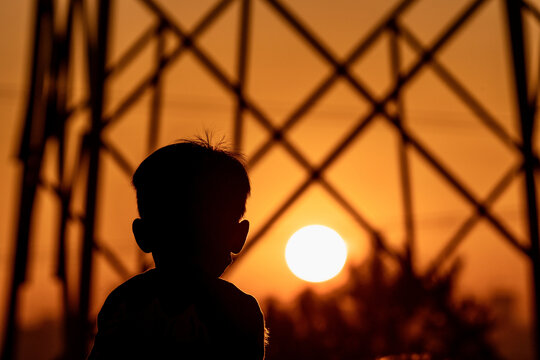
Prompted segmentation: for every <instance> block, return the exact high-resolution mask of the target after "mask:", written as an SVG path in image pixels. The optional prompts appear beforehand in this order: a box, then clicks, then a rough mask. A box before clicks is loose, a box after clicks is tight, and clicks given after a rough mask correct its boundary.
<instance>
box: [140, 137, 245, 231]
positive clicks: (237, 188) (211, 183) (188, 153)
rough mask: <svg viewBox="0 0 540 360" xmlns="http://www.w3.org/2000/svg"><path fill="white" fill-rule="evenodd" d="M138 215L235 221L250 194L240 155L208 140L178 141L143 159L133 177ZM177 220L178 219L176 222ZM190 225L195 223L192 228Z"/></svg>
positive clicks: (197, 220)
mask: <svg viewBox="0 0 540 360" xmlns="http://www.w3.org/2000/svg"><path fill="white" fill-rule="evenodd" d="M132 182H133V186H134V187H135V190H136V192H137V207H138V209H139V215H140V216H141V218H142V219H145V218H150V217H153V218H156V217H157V218H168V217H169V216H173V217H174V219H175V221H180V220H186V221H187V223H189V224H193V225H196V224H197V223H200V221H201V220H202V217H204V218H206V219H209V220H210V221H212V220H217V219H228V220H236V221H238V220H240V219H241V218H242V216H243V215H244V213H245V210H246V207H245V206H246V199H247V197H248V196H249V194H250V184H249V177H248V175H247V172H246V169H245V167H244V164H243V159H242V157H241V155H240V154H238V153H235V152H233V151H229V150H227V149H225V148H224V147H223V142H222V141H221V142H219V143H218V144H217V145H216V146H213V145H211V143H210V140H209V139H208V137H207V139H203V138H196V139H195V140H180V141H179V142H177V143H174V144H171V145H167V146H165V147H162V148H160V149H158V150H156V151H155V152H153V153H152V154H151V155H149V156H148V157H147V158H146V159H145V160H144V161H143V162H142V163H141V164H140V165H139V167H138V168H137V170H136V171H135V173H134V175H133V181H132ZM178 216H180V217H181V218H180V219H179V218H178ZM193 221H195V223H193Z"/></svg>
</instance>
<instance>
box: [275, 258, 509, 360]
mask: <svg viewBox="0 0 540 360" xmlns="http://www.w3.org/2000/svg"><path fill="white" fill-rule="evenodd" d="M460 268H461V262H459V261H456V262H455V263H454V264H453V266H452V267H451V268H450V270H448V271H447V272H446V273H444V274H443V275H438V276H433V277H431V278H424V277H421V276H418V275H417V274H415V273H414V272H413V271H412V270H411V267H410V266H409V265H408V264H407V263H406V262H405V261H403V262H402V263H401V266H399V267H398V270H393V271H392V270H391V267H390V266H389V265H388V263H386V262H385V261H384V259H383V258H382V257H381V256H380V255H379V254H377V253H375V254H374V255H373V256H372V257H371V258H370V260H369V261H367V262H366V263H364V264H362V265H360V266H356V267H351V268H350V269H349V280H348V281H347V283H346V284H345V285H343V286H342V287H340V288H339V289H337V290H336V291H333V292H331V293H329V294H326V295H318V294H315V293H314V292H313V291H311V290H305V291H303V292H302V293H301V294H299V295H298V296H297V298H296V299H295V300H294V301H293V303H292V304H289V305H286V304H281V303H279V302H278V301H277V300H275V299H268V300H267V301H266V320H267V326H268V328H269V331H270V344H269V347H268V349H267V359H269V360H273V359H325V360H326V359H374V358H377V357H381V356H388V355H398V354H419V355H416V357H407V355H403V356H402V357H399V358H403V359H405V358H411V359H412V358H416V359H499V358H500V356H499V355H498V353H497V352H496V350H495V349H494V348H493V346H492V345H491V344H490V343H489V341H488V340H487V336H488V334H489V332H490V330H491V329H492V328H493V326H494V321H493V318H492V316H491V314H490V312H489V309H488V307H487V306H485V305H481V304H479V303H478V302H476V301H474V300H472V299H459V300H458V299H455V298H454V294H453V293H454V288H455V281H456V278H457V276H458V274H459V270H460ZM420 354H421V355H420Z"/></svg>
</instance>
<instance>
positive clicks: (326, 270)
mask: <svg viewBox="0 0 540 360" xmlns="http://www.w3.org/2000/svg"><path fill="white" fill-rule="evenodd" d="M346 259H347V246H346V244H345V241H343V239H342V238H341V236H339V234H338V233H337V232H335V231H334V230H332V229H330V228H328V227H326V226H322V225H309V226H305V227H303V228H302V229H300V230H298V231H297V232H295V233H294V234H293V235H292V236H291V238H290V239H289V242H288V243H287V247H286V248H285V260H286V261H287V265H288V266H289V269H291V271H292V273H293V274H294V275H296V276H297V277H299V278H300V279H302V280H305V281H309V282H323V281H326V280H329V279H331V278H333V277H334V276H336V275H337V274H338V273H339V272H340V271H341V269H342V268H343V265H345V260H346Z"/></svg>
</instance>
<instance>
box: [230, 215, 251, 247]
mask: <svg viewBox="0 0 540 360" xmlns="http://www.w3.org/2000/svg"><path fill="white" fill-rule="evenodd" d="M248 232H249V221H247V220H242V221H241V222H239V223H238V224H237V225H236V231H235V234H234V238H233V243H232V249H231V252H232V253H234V254H238V253H239V252H240V251H241V250H242V248H243V247H244V244H245V243H246V239H247V235H248Z"/></svg>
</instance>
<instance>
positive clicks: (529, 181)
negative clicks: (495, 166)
mask: <svg viewBox="0 0 540 360" xmlns="http://www.w3.org/2000/svg"><path fill="white" fill-rule="evenodd" d="M521 6H522V4H521V1H516V0H506V10H507V15H508V27H509V34H510V45H511V49H512V61H513V66H514V68H513V69H514V81H515V86H516V96H517V105H518V108H519V116H520V125H521V137H522V141H523V158H524V173H525V196H526V200H527V210H528V211H527V213H528V225H529V237H530V241H531V248H530V250H531V265H532V278H533V289H534V295H533V296H534V299H533V304H534V309H533V312H534V319H535V333H534V337H533V339H534V346H536V349H535V350H536V359H540V306H539V305H540V251H539V236H538V208H537V203H536V186H535V182H534V168H535V161H534V153H533V130H534V116H533V114H534V112H533V111H531V107H530V103H529V95H528V85H527V72H526V71H527V67H526V60H525V49H524V46H525V42H524V34H523V23H522V18H521Z"/></svg>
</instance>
